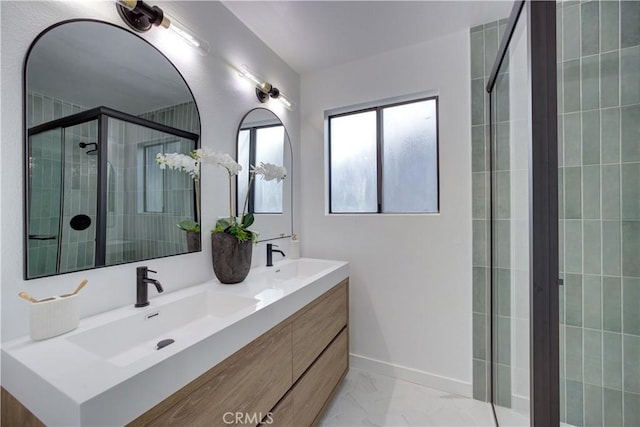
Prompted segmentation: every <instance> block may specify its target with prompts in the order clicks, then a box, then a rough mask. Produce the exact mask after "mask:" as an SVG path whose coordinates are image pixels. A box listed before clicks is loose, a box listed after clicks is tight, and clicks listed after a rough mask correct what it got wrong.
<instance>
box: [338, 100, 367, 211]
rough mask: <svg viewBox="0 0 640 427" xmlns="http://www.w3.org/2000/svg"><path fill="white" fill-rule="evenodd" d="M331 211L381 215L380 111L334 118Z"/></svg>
mask: <svg viewBox="0 0 640 427" xmlns="http://www.w3.org/2000/svg"><path fill="white" fill-rule="evenodd" d="M329 126H330V141H331V142H330V144H331V147H330V150H331V154H330V155H331V212H335V213H349V212H377V211H378V200H377V199H378V196H377V194H378V190H377V187H378V177H377V169H376V163H377V161H376V157H377V154H376V153H377V148H376V146H377V144H376V139H377V137H376V111H366V112H362V113H355V114H349V115H344V116H338V117H332V118H330V124H329Z"/></svg>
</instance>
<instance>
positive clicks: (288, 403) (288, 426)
mask: <svg viewBox="0 0 640 427" xmlns="http://www.w3.org/2000/svg"><path fill="white" fill-rule="evenodd" d="M295 425H296V424H295V423H294V421H293V392H291V391H290V392H289V393H287V394H286V396H285V397H283V398H282V400H281V401H280V402H278V404H277V405H276V407H275V408H273V410H272V411H271V414H270V416H267V418H265V419H264V420H263V423H262V424H260V427H292V426H295Z"/></svg>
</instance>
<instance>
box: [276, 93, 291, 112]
mask: <svg viewBox="0 0 640 427" xmlns="http://www.w3.org/2000/svg"><path fill="white" fill-rule="evenodd" d="M278 101H280V102H282V103H283V104H284V106H285V107H287V108H288V109H291V108H293V102H291V101H290V100H289V98H287V97H286V96H285V95H284V94H283V93H282V92H280V96H279V97H278Z"/></svg>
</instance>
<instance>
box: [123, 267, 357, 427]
mask: <svg viewBox="0 0 640 427" xmlns="http://www.w3.org/2000/svg"><path fill="white" fill-rule="evenodd" d="M348 289H349V283H348V279H346V280H344V281H342V282H341V283H339V284H338V285H336V286H335V287H333V288H332V289H330V290H329V291H327V292H326V293H325V294H324V295H321V296H320V297H318V298H317V299H315V300H314V301H312V302H311V303H310V304H308V305H306V306H305V307H303V308H302V309H301V310H299V311H298V312H296V313H295V314H293V315H292V316H290V317H289V318H288V319H286V320H284V321H283V322H281V323H280V324H278V325H277V326H275V327H274V328H272V329H271V330H269V331H268V332H266V333H265V334H264V335H262V336H260V337H258V338H256V339H255V340H254V341H252V342H251V343H249V344H247V345H246V346H245V347H243V348H242V349H240V350H238V351H237V352H236V353H234V354H233V355H231V356H230V357H228V358H227V359H225V360H224V361H222V362H221V363H219V364H218V365H216V366H214V367H213V368H212V369H210V370H209V371H207V372H206V373H205V374H203V375H202V376H200V377H198V378H196V379H195V380H194V381H192V382H191V383H189V384H187V385H186V386H185V387H183V388H182V389H181V390H179V391H177V392H176V393H174V394H173V395H171V396H169V397H168V398H167V399H165V400H164V401H162V402H161V403H159V404H158V405H156V406H155V407H154V408H152V409H151V410H149V411H148V412H146V413H145V414H143V415H141V416H140V417H138V418H137V419H136V420H134V421H133V422H131V423H130V424H129V425H130V426H177V425H179V426H184V427H187V426H188V427H191V426H234V425H257V424H258V423H260V422H262V425H264V426H296V427H298V426H309V425H314V424H316V423H317V422H318V420H319V418H320V416H321V414H322V411H323V410H324V409H325V408H326V406H327V404H328V403H329V401H330V399H331V397H332V396H333V393H334V392H335V390H336V388H337V386H338V385H339V384H340V382H341V381H342V379H343V378H344V376H345V375H346V373H347V370H348V360H349V359H348V358H349V345H348V306H349V302H348V293H349V292H348Z"/></svg>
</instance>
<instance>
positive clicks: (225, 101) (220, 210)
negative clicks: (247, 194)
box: [0, 0, 300, 340]
mask: <svg viewBox="0 0 640 427" xmlns="http://www.w3.org/2000/svg"><path fill="white" fill-rule="evenodd" d="M158 4H159V5H160V6H161V7H165V6H166V7H167V8H168V9H170V10H171V11H173V14H174V15H175V16H176V18H178V19H180V20H181V21H182V22H183V23H184V24H185V25H187V26H189V27H190V28H191V29H193V30H194V31H195V32H196V33H197V34H198V35H200V36H201V37H202V38H204V39H207V40H208V41H209V43H210V44H211V47H212V51H211V53H210V54H209V55H207V56H199V55H198V54H196V53H195V52H193V51H192V50H191V49H190V48H188V47H185V45H184V44H183V43H182V42H181V41H176V40H175V39H173V38H172V37H171V36H170V34H169V33H168V32H167V31H163V30H161V29H158V28H156V29H152V30H151V31H149V32H147V33H146V34H144V35H142V37H144V38H145V39H147V40H149V41H150V42H151V43H153V44H154V45H156V46H157V47H158V48H159V49H160V50H161V51H162V52H163V53H165V55H167V57H169V59H170V60H171V61H172V62H173V63H174V64H175V65H176V67H177V68H178V70H179V71H180V72H181V73H182V75H183V76H184V78H185V80H186V81H187V83H188V84H189V85H190V87H191V90H192V91H193V93H194V95H195V98H196V102H197V103H198V107H199V109H200V118H201V122H202V145H203V146H206V147H210V148H212V149H214V150H216V151H223V152H228V153H231V154H233V153H235V135H236V130H237V126H238V124H239V122H240V120H241V119H242V117H243V115H244V114H245V113H246V112H247V111H248V110H249V109H251V108H255V107H258V106H264V105H267V106H268V108H272V109H273V111H274V112H275V113H276V114H277V115H278V116H279V117H280V118H281V119H282V121H283V122H284V124H285V125H286V126H287V128H288V130H289V134H290V136H291V140H292V144H293V150H294V166H295V168H294V173H296V172H297V171H298V170H299V168H298V167H297V166H298V163H297V161H298V159H299V140H300V138H299V136H300V130H299V111H298V110H294V111H287V110H285V109H284V108H282V107H280V105H279V103H270V104H260V103H259V102H258V101H257V99H256V97H255V93H254V91H253V90H252V88H251V86H250V85H249V84H248V82H246V81H243V80H242V79H241V78H239V76H238V73H237V71H235V70H234V69H233V68H232V67H231V66H232V65H235V66H239V65H241V64H247V65H248V66H249V67H250V69H252V70H254V71H255V72H257V73H260V75H262V76H263V77H264V78H265V79H267V80H268V81H270V82H272V83H273V84H274V85H275V86H277V87H279V88H281V89H282V90H283V91H284V92H285V93H287V95H289V96H290V97H291V98H292V99H293V100H294V102H296V104H299V84H300V83H299V76H298V75H297V74H296V73H295V72H294V71H293V70H292V69H291V68H290V67H289V66H287V65H286V64H285V63H284V62H283V61H282V60H281V59H280V58H279V57H278V56H276V55H275V54H274V53H273V51H271V50H270V49H269V48H268V47H267V46H266V45H265V44H264V43H263V42H262V41H261V40H259V39H258V38H257V37H256V36H255V35H254V34H253V33H251V32H250V31H249V30H248V29H247V28H246V27H245V26H244V25H243V24H241V23H240V21H238V20H237V18H235V16H234V15H232V14H231V13H230V12H229V11H228V10H227V9H226V8H225V7H224V6H222V5H221V4H220V3H217V2H202V1H194V2H190V1H180V2H161V3H158ZM0 8H1V17H0V19H1V22H2V25H1V47H2V49H1V57H0V58H1V67H2V75H1V76H0V78H1V82H2V94H1V95H2V100H1V110H0V111H1V131H0V132H1V133H0V135H1V139H0V141H2V143H1V144H0V180H1V181H2V182H3V183H4V184H5V185H4V186H3V187H2V194H1V196H0V197H1V198H0V203H1V205H2V207H3V209H2V212H1V214H0V220H1V225H0V227H1V228H0V233H1V235H2V240H0V245H1V253H2V258H1V263H2V272H1V280H2V282H1V293H2V295H1V298H0V299H1V301H2V305H1V313H2V339H3V340H9V339H12V338H15V337H17V336H21V335H25V334H26V333H28V303H26V302H25V301H23V300H21V299H19V298H18V296H17V294H18V292H19V291H27V292H29V293H30V294H32V295H34V296H35V297H38V298H40V297H46V296H48V295H53V294H61V293H67V292H69V291H72V290H73V289H74V288H75V286H76V285H77V284H78V283H79V282H80V281H81V280H82V279H83V278H85V277H86V278H87V279H89V284H88V285H87V287H85V288H84V290H83V291H82V294H81V297H80V305H81V316H82V317H85V316H88V315H91V314H95V313H99V312H102V311H105V310H109V309H112V308H115V307H119V306H124V305H126V304H133V303H134V302H135V267H136V266H138V265H148V266H149V267H150V268H152V269H154V270H157V271H158V278H159V280H160V281H161V282H162V284H163V286H164V288H165V292H171V291H174V290H176V289H179V288H182V287H186V286H189V285H193V284H196V283H200V282H203V281H206V280H209V279H211V278H212V277H213V271H212V267H211V249H210V244H209V238H208V235H207V234H206V233H203V251H202V252H201V253H197V254H189V255H181V256H176V257H170V258H162V259H158V260H150V261H143V262H138V263H133V264H126V265H121V266H114V267H107V268H101V269H97V270H91V271H85V272H78V273H70V274H64V275H60V276H56V277H52V278H44V279H38V280H29V281H24V280H23V278H22V271H23V247H22V245H23V243H22V233H23V210H22V203H23V202H22V201H23V194H22V173H23V172H22V165H23V154H22V147H23V143H24V133H23V124H22V123H23V118H22V103H23V94H22V66H23V61H24V58H25V55H26V52H27V49H28V48H29V45H30V43H31V42H32V40H33V39H34V38H35V37H36V36H37V35H38V34H39V33H40V32H41V31H42V30H44V29H45V28H47V27H48V26H50V25H52V24H54V23H56V22H59V21H62V20H67V19H73V18H91V19H98V20H102V21H106V22H111V23H114V24H116V25H120V26H125V24H124V23H123V22H122V21H121V20H120V17H119V16H118V13H117V11H116V7H115V5H114V2H113V1H87V0H69V1H65V2H59V1H50V2H34V1H29V2H21V1H18V2H12V1H2V2H0ZM97 54H99V52H97ZM202 176H203V179H202V185H203V195H202V215H203V229H209V228H211V226H213V224H214V223H215V218H216V217H217V216H223V215H225V213H226V212H227V207H226V205H225V201H226V197H227V196H226V194H227V187H226V173H225V172H224V171H223V170H222V169H220V168H213V167H205V168H204V170H203V173H202ZM293 179H294V184H295V185H294V188H295V189H294V194H297V195H298V196H297V197H295V200H299V191H300V190H299V185H298V182H299V176H298V178H296V177H294V178H293ZM294 214H295V224H296V227H298V224H299V223H300V221H299V218H300V209H299V206H295V207H294ZM282 246H283V247H285V250H286V242H283V244H282ZM263 260H264V248H263V247H262V245H260V246H258V247H257V248H254V262H255V263H256V264H258V263H262V262H263ZM150 295H151V296H152V297H153V292H151V293H150Z"/></svg>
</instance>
